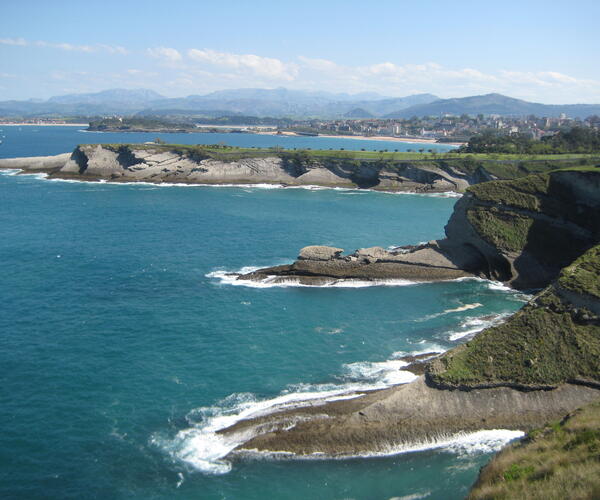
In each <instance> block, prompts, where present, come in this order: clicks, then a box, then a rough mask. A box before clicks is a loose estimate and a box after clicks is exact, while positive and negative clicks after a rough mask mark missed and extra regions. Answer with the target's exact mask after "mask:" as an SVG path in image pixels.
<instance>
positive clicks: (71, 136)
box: [0, 124, 455, 158]
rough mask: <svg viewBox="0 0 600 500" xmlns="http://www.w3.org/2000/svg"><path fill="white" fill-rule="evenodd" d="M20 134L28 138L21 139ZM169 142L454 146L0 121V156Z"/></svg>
mask: <svg viewBox="0 0 600 500" xmlns="http://www.w3.org/2000/svg"><path fill="white" fill-rule="evenodd" d="M23 137H27V138H28V139H27V140H26V141H25V140H23ZM157 137H158V138H160V139H162V140H163V141H165V142H167V143H170V144H227V145H229V146H240V147H260V148H270V147H273V146H279V147H282V148H286V149H294V148H297V149H305V148H311V149H336V150H337V149H346V150H355V151H360V150H361V149H365V150H367V151H380V150H382V149H387V150H389V151H394V150H398V151H406V150H408V149H411V150H412V151H418V150H419V149H421V148H423V149H425V151H427V150H429V149H433V150H434V151H436V152H438V153H440V152H444V151H450V150H451V149H454V148H455V146H449V145H447V144H429V143H412V142H399V141H379V140H363V139H350V138H348V139H346V138H332V137H326V136H317V137H310V136H277V135H261V134H223V133H214V134H212V133H198V134H196V133H193V134H186V133H182V134H157V133H153V132H152V133H148V132H129V133H123V132H88V131H86V130H85V127H76V126H65V127H60V126H56V127H54V126H51V127H41V126H40V127H37V126H7V125H2V124H0V141H3V143H2V144H0V158H12V157H17V156H42V155H55V154H60V153H66V152H68V151H72V150H73V148H74V147H75V146H77V145H78V144H96V143H105V144H116V143H136V142H138V143H139V142H147V141H154V140H155V139H156V138H157Z"/></svg>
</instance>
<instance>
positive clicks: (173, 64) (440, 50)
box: [0, 0, 600, 103]
mask: <svg viewBox="0 0 600 500" xmlns="http://www.w3.org/2000/svg"><path fill="white" fill-rule="evenodd" d="M598 19H600V2H598V1H597V0H595V1H587V0H572V1H570V2H559V1H556V2H554V1H549V0H546V1H544V2H541V1H536V0H530V1H528V0H521V1H518V2H517V1H511V0H509V1H503V2H497V1H494V2H492V1H484V0H480V1H460V0H456V1H452V2H449V1H448V2H446V1H433V0H421V1H418V2H417V1H386V0H379V1H377V2H372V5H368V4H367V2H365V1H364V0H363V1H353V0H346V1H341V0H333V1H326V0H321V1H311V0H304V1H302V2H299V1H294V2H291V1H288V2H286V1H279V2H275V1H266V0H263V1H261V0H253V1H245V2H243V1H226V0H223V1H221V2H216V1H210V2H209V1H177V0H172V1H171V2H166V1H162V2H154V1H146V2H141V1H135V0H121V1H119V2H117V1H112V0H105V1H103V2H93V3H92V2H86V1H81V0H80V1H76V2H75V1H68V0H67V1H60V0H56V1H53V2H49V1H47V0H46V1H27V0H20V1H16V0H9V1H4V2H3V5H2V10H1V18H0V100H5V99H27V98H47V97H50V96H52V95H60V94H65V93H79V92H94V91H99V90H104V89H108V88H116V87H119V88H140V87H143V88H150V89H153V90H156V91H157V92H160V93H162V94H164V95H166V96H169V97H176V96H186V95H190V94H204V93H208V92H211V91H214V90H220V89H226V88H242V87H262V88H274V87H287V88H293V89H307V90H327V91H333V92H350V93H355V92H364V91H373V92H378V93H381V94H384V95H391V96H403V95H408V94H413V93H420V92H431V93H434V94H437V95H439V96H441V97H461V96H465V95H473V94H482V93H488V92H501V93H504V94H507V95H511V96H513V97H519V98H523V99H527V100H533V101H538V102H545V103H575V102H588V103H600V64H598V63H599V62H600V57H599V55H598V54H600V30H598V28H597V25H598Z"/></svg>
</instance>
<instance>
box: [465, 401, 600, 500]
mask: <svg viewBox="0 0 600 500" xmlns="http://www.w3.org/2000/svg"><path fill="white" fill-rule="evenodd" d="M468 498H469V499H470V500H492V499H494V500H502V499H507V500H508V499H510V500H512V499H523V500H525V499H527V500H563V499H565V498H570V499H575V498H577V499H589V500H593V499H597V498H600V403H595V404H591V405H587V406H585V407H583V408H580V409H579V410H577V411H575V412H574V413H573V414H571V415H569V416H568V417H567V418H565V419H564V420H563V421H562V422H557V423H554V424H552V425H549V426H547V427H545V428H543V429H538V430H535V431H532V432H530V433H529V435H528V436H527V437H526V438H525V439H524V440H522V441H521V442H518V443H515V444H513V445H510V446H509V447H507V448H506V449H504V450H503V451H501V452H500V453H499V454H498V455H496V456H495V457H494V458H493V459H492V461H491V462H490V463H489V464H488V465H487V466H486V467H485V468H483V469H482V470H481V473H480V475H479V479H478V480H477V483H476V484H475V485H474V487H473V489H472V490H471V493H470V495H469V497H468Z"/></svg>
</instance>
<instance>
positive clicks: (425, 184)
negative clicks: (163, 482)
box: [0, 145, 600, 458]
mask: <svg viewBox="0 0 600 500" xmlns="http://www.w3.org/2000/svg"><path fill="white" fill-rule="evenodd" d="M0 168H13V169H22V170H24V171H25V172H28V173H31V172H45V173H47V174H48V175H49V176H50V177H54V178H65V179H78V180H105V181H109V182H156V183H161V182H173V183H177V182H181V183H196V184H222V183H227V184H256V183H263V182H268V183H277V184H282V185H290V186H298V185H322V186H328V187H338V186H339V187H352V188H357V187H371V188H375V189H389V190H400V191H402V190H405V191H425V192H436V191H448V190H452V191H461V192H462V191H466V193H465V195H464V196H463V197H462V198H461V199H460V200H459V201H458V202H457V204H456V206H455V209H454V213H453V214H452V216H451V218H450V220H449V222H448V224H447V226H446V228H445V232H446V237H445V238H444V239H441V240H437V241H431V242H428V243H426V244H422V245H415V246H406V247H399V248H396V249H392V250H385V249H383V248H380V247H371V248H365V249H359V250H356V251H354V252H352V253H350V254H346V255H344V250H343V249H341V248H336V247H325V246H319V245H312V246H308V247H305V248H303V249H302V250H301V251H300V253H299V255H298V258H297V259H296V261H294V262H293V263H291V264H288V265H283V266H276V267H271V268H266V269H260V270H257V271H254V272H252V273H248V274H244V275H236V278H237V279H239V280H255V281H263V280H269V282H270V283H277V282H282V283H287V282H289V281H290V280H291V281H295V282H296V283H298V284H303V285H317V286H323V285H328V284H334V283H336V282H338V281H346V280H361V281H389V280H408V281H412V282H420V281H439V280H451V279H460V278H469V277H480V278H486V279H491V280H496V281H501V282H503V283H505V284H507V285H509V286H511V287H513V288H516V289H522V290H523V289H524V290H531V289H542V291H541V292H539V293H538V294H537V295H536V296H535V297H534V299H533V300H532V301H531V302H530V303H529V304H528V305H527V306H526V307H525V308H524V309H523V310H521V311H520V312H518V313H517V314H515V315H514V316H512V317H511V318H510V319H509V320H507V322H506V323H504V324H502V325H500V326H497V327H493V328H490V329H487V330H484V331H483V332H481V333H479V334H478V335H477V336H476V337H475V338H473V339H472V340H470V341H469V342H467V343H466V344H464V345H462V346H459V347H458V348H455V349H453V350H451V351H449V352H447V353H445V354H443V355H441V356H438V357H436V358H435V359H415V360H412V361H411V365H410V366H409V367H406V368H405V369H407V370H412V371H413V372H414V373H415V374H416V376H417V378H416V380H415V381H414V382H411V383H408V384H405V385H400V386H395V387H392V388H389V389H384V390H377V391H370V392H364V393H360V394H356V397H355V398H352V399H344V400H341V401H335V402H329V403H325V402H321V403H322V404H321V403H319V402H317V403H311V404H310V405H306V406H301V407H299V408H296V409H292V410H284V411H279V412H275V413H272V414H269V415H264V416H261V417H257V418H253V419H248V420H244V421H241V422H238V423H237V424H235V425H234V426H232V427H230V428H227V429H223V430H221V431H219V433H220V434H222V435H223V436H225V437H231V438H232V439H233V440H235V441H239V442H241V444H240V445H239V446H238V447H237V448H236V449H235V450H234V451H233V452H232V453H231V457H235V456H239V455H243V454H245V453H248V452H249V451H252V450H255V451H256V450H258V451H260V452H277V453H279V452H286V453H290V454H293V455H304V456H307V455H310V456H314V455H315V454H317V455H316V456H321V455H324V456H355V455H362V454H368V453H370V452H375V451H382V450H386V449H387V450H389V449H391V448H402V447H407V446H410V445H411V444H415V443H422V442H424V441H432V440H436V439H439V438H441V437H444V436H449V435H452V434H456V433H459V432H469V431H476V430H482V429H497V428H506V429H520V430H528V429H531V428H534V427H538V426H540V425H543V424H544V423H545V422H547V421H548V420H551V419H556V418H560V417H561V416H562V415H564V414H566V413H568V412H570V411H573V410H574V409H576V408H578V407H580V406H582V405H584V404H587V403H589V402H592V401H595V400H598V399H600V365H599V364H598V363H600V361H598V360H600V316H599V315H600V289H599V288H598V285H597V284H598V283H600V251H598V247H597V245H598V244H599V243H600V169H598V168H594V167H587V168H579V169H577V168H574V169H570V170H560V171H552V172H550V173H546V174H536V175H531V176H527V177H523V178H520V179H517V180H511V181H491V182H482V181H484V180H489V178H487V179H485V178H482V177H481V175H482V174H481V172H480V173H479V174H478V175H479V177H478V178H475V177H473V176H471V177H469V176H468V175H466V174H464V173H460V172H454V173H453V172H447V171H444V170H441V169H437V170H436V169H433V170H432V169H431V168H430V167H427V166H425V167H419V168H417V167H414V166H412V165H408V166H405V167H402V168H399V169H395V170H387V169H386V168H387V167H385V166H380V167H377V166H374V165H372V164H361V163H360V162H358V163H357V164H355V165H353V166H351V167H350V166H349V164H347V163H345V164H343V165H338V164H326V163H325V162H322V163H320V162H309V163H305V164H298V163H294V162H292V161H288V160H286V159H285V158H282V157H279V156H272V157H261V158H242V159H236V160H232V161H221V160H215V159H214V158H203V157H194V156H193V155H192V156H190V155H189V154H183V153H181V152H174V151H170V150H164V149H163V150H161V149H160V148H155V147H154V146H148V147H139V148H133V149H132V148H131V147H126V148H124V147H121V146H119V147H108V146H101V145H90V146H79V147H78V148H76V150H75V151H74V152H73V153H67V154H63V155H58V156H54V157H41V158H21V159H12V160H0ZM480 182H481V183H480ZM579 259H583V260H579ZM240 436H241V437H240ZM231 457H230V458H231Z"/></svg>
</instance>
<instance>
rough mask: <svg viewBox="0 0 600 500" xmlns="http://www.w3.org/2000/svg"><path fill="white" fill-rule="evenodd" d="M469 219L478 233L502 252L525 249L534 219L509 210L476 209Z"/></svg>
mask: <svg viewBox="0 0 600 500" xmlns="http://www.w3.org/2000/svg"><path fill="white" fill-rule="evenodd" d="M467 219H468V220H469V222H470V223H471V225H472V226H473V227H474V228H475V230H476V231H477V233H479V235H480V236H481V237H482V238H483V239H484V240H486V241H487V242H488V243H491V244H492V245H494V246H495V247H496V248H499V249H500V250H505V251H508V252H520V251H521V250H523V248H525V245H526V244H527V239H528V235H529V231H530V230H531V227H532V225H533V223H534V219H532V218H531V217H526V216H524V215H519V214H517V213H515V212H510V211H507V210H502V211H501V210H498V209H496V208H491V209H487V208H481V207H476V208H472V209H469V210H468V211H467Z"/></svg>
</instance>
